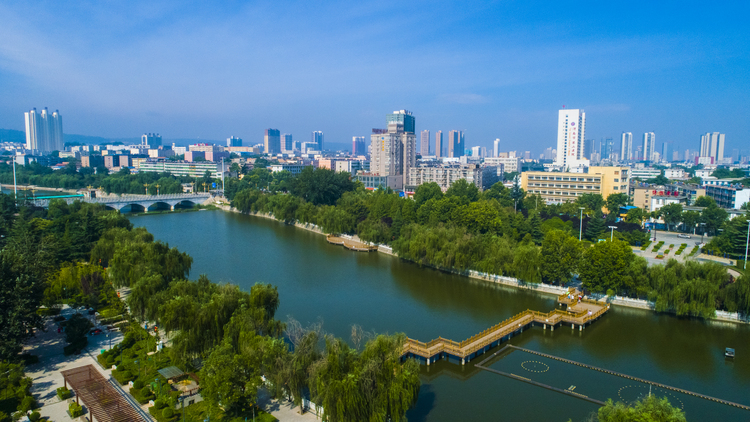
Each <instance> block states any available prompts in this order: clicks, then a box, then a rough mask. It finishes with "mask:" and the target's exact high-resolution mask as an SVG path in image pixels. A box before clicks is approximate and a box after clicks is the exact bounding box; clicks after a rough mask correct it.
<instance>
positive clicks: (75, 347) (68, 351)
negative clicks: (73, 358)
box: [63, 337, 89, 356]
mask: <svg viewBox="0 0 750 422" xmlns="http://www.w3.org/2000/svg"><path fill="white" fill-rule="evenodd" d="M88 344H89V339H88V338H86V337H83V338H81V339H78V340H77V341H76V342H75V343H70V344H69V345H67V346H65V347H64V348H63V353H64V354H65V356H68V355H72V354H73V353H76V352H80V351H81V350H83V349H85V348H86V346H88Z"/></svg>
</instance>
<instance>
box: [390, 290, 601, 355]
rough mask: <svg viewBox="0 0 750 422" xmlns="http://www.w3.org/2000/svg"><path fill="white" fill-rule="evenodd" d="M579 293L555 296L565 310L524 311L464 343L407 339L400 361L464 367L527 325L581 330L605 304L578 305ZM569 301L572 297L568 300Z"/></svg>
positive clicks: (595, 302)
mask: <svg viewBox="0 0 750 422" xmlns="http://www.w3.org/2000/svg"><path fill="white" fill-rule="evenodd" d="M578 294H579V292H578V291H576V290H572V291H571V292H570V293H566V294H563V295H560V296H558V298H557V301H558V303H561V304H564V305H566V306H567V309H566V310H564V311H563V310H559V309H555V310H553V311H551V312H548V313H546V314H545V313H542V312H538V311H532V310H526V311H524V312H521V313H519V314H517V315H515V316H513V317H511V318H508V319H506V320H505V321H503V322H501V323H499V324H497V325H495V326H494V327H490V328H488V329H486V330H484V331H482V332H481V333H478V334H476V335H474V336H472V337H470V338H468V339H466V340H464V341H461V342H457V341H453V340H449V339H445V338H442V337H438V338H436V339H435V340H431V341H429V342H427V343H423V342H421V341H419V340H414V339H411V338H407V339H406V344H404V351H403V355H402V358H409V357H415V358H421V359H425V360H426V362H427V365H429V364H430V362H434V361H435V360H436V359H438V358H442V357H452V358H455V359H460V360H461V364H462V365H463V364H465V363H466V362H468V361H470V360H471V359H473V358H474V357H476V356H478V355H480V354H483V353H485V352H486V351H487V350H489V349H491V348H493V347H495V346H497V345H499V344H500V343H502V342H503V341H507V340H508V339H510V337H512V336H513V335H514V334H517V333H521V332H523V329H524V328H526V327H527V326H529V325H533V324H539V325H543V326H544V329H547V326H549V327H550V329H552V330H554V329H555V327H556V326H558V325H562V324H570V325H571V328H573V329H575V328H576V327H578V329H579V330H583V329H584V327H585V326H586V325H588V324H591V323H592V322H594V321H595V320H597V319H598V318H599V317H600V316H602V315H603V314H604V313H605V312H607V311H608V310H609V304H602V303H599V302H597V301H594V300H589V299H582V300H581V301H580V302H579V301H578V299H577V297H578ZM569 297H572V299H570V298H569Z"/></svg>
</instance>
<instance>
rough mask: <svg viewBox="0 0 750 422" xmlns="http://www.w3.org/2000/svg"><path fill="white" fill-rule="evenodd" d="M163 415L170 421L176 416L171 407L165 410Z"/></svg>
mask: <svg viewBox="0 0 750 422" xmlns="http://www.w3.org/2000/svg"><path fill="white" fill-rule="evenodd" d="M161 415H162V416H163V417H164V419H166V420H170V419H172V417H173V416H174V410H173V409H172V408H171V407H168V408H166V409H164V411H163V412H161Z"/></svg>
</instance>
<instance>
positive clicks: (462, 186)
mask: <svg viewBox="0 0 750 422" xmlns="http://www.w3.org/2000/svg"><path fill="white" fill-rule="evenodd" d="M246 179H248V180H246ZM253 180H254V181H253ZM227 195H228V196H229V197H230V199H231V200H232V202H231V204H232V206H233V207H234V208H236V209H237V210H239V211H240V212H244V213H268V214H271V215H273V216H274V217H275V218H277V219H279V220H281V221H285V222H290V223H293V222H299V223H302V224H315V225H316V226H318V227H320V228H321V229H322V231H323V232H325V233H348V234H356V235H358V236H359V238H360V239H362V240H364V241H368V242H372V243H379V244H387V245H389V246H391V247H392V248H393V251H394V252H395V253H396V254H398V256H399V257H401V258H404V259H408V260H411V261H414V262H416V263H419V264H422V265H429V266H433V267H436V268H440V269H443V270H446V271H455V272H459V273H466V272H467V271H469V270H472V271H477V272H481V273H488V274H496V275H499V276H506V277H514V278H517V279H519V280H523V282H526V283H539V282H545V283H549V284H558V285H559V284H562V283H565V282H567V281H569V280H570V279H571V278H572V277H573V275H574V274H577V275H579V276H580V279H581V281H582V283H583V287H584V288H586V289H587V290H589V291H591V292H594V293H601V294H607V295H610V296H615V295H619V296H624V297H629V298H634V299H642V300H647V301H651V302H653V303H654V304H655V309H656V310H657V311H668V312H675V313H676V314H677V315H686V316H701V317H706V318H710V317H713V316H714V315H715V311H716V310H722V311H727V312H740V313H744V314H746V313H748V312H750V281H748V279H747V276H742V277H739V278H738V279H734V278H732V277H731V276H730V275H729V274H728V273H727V272H726V269H725V267H723V266H722V265H720V264H716V263H710V262H709V263H699V262H695V261H689V262H687V263H680V262H678V261H676V260H669V261H668V262H666V263H665V264H664V265H655V266H648V264H647V261H646V260H645V259H643V258H641V257H638V256H636V255H635V254H634V253H633V251H632V248H631V245H633V244H635V243H636V242H640V241H645V240H646V239H647V237H648V235H647V234H646V233H645V232H644V231H643V230H642V229H641V227H640V224H636V223H628V222H620V223H614V216H615V215H616V213H617V210H618V209H619V207H620V205H623V203H627V196H625V195H623V194H613V195H610V197H609V198H606V199H604V198H602V197H601V196H599V195H595V194H590V195H583V196H581V197H579V198H577V199H576V201H575V202H570V203H566V204H559V205H546V204H544V201H540V200H539V198H537V197H535V196H533V195H526V193H525V192H524V191H523V190H522V189H520V187H518V186H515V187H513V188H511V189H507V188H505V187H503V185H502V184H496V185H494V186H493V187H492V188H491V189H488V190H487V191H485V192H479V190H478V189H477V188H476V186H474V185H472V184H469V183H467V182H466V181H465V180H460V181H458V182H456V183H454V184H453V185H452V186H451V188H450V189H448V191H447V192H445V193H443V192H442V191H441V190H440V188H439V187H438V186H437V185H436V184H424V185H422V186H420V187H419V188H418V189H417V191H416V193H415V196H414V198H413V199H409V198H402V197H400V196H399V195H397V194H395V193H393V192H391V191H388V190H382V189H379V190H376V191H374V192H371V191H367V190H366V189H364V188H363V187H362V186H361V185H359V184H357V183H355V182H353V181H351V180H350V179H349V177H348V175H346V174H344V173H338V174H337V173H334V172H332V171H329V170H325V169H316V170H313V169H312V168H307V169H305V170H304V171H303V172H302V173H301V174H300V175H298V176H296V177H289V176H283V175H282V176H279V178H278V180H277V179H276V176H275V175H274V174H269V175H268V176H267V177H266V178H265V179H261V178H255V179H252V178H249V177H247V176H246V177H245V178H243V179H242V180H241V181H233V182H231V183H230V184H229V185H228V189H227ZM579 207H583V208H584V209H585V213H586V214H587V216H586V217H585V218H584V220H583V221H582V222H581V221H579V220H578V218H577V217H575V215H576V214H578V213H579ZM603 207H606V208H607V209H609V210H610V212H609V214H608V215H606V216H605V215H603V214H602V212H601V209H602V208H603ZM608 224H613V225H615V226H616V227H617V229H616V230H615V232H614V240H613V241H611V242H610V241H604V242H596V243H592V241H595V240H597V239H599V238H600V237H602V236H603V234H604V232H605V231H606V229H605V227H606V225H608ZM581 226H582V229H581V232H582V233H583V238H584V239H588V240H584V241H579V240H578V237H577V235H578V234H579V233H578V230H576V229H579V227H581Z"/></svg>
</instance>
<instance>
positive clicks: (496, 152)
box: [492, 138, 549, 158]
mask: <svg viewBox="0 0 750 422" xmlns="http://www.w3.org/2000/svg"><path fill="white" fill-rule="evenodd" d="M492 156H493V157H499V156H500V138H497V139H495V141H494V142H492ZM547 158H549V157H547Z"/></svg>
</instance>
